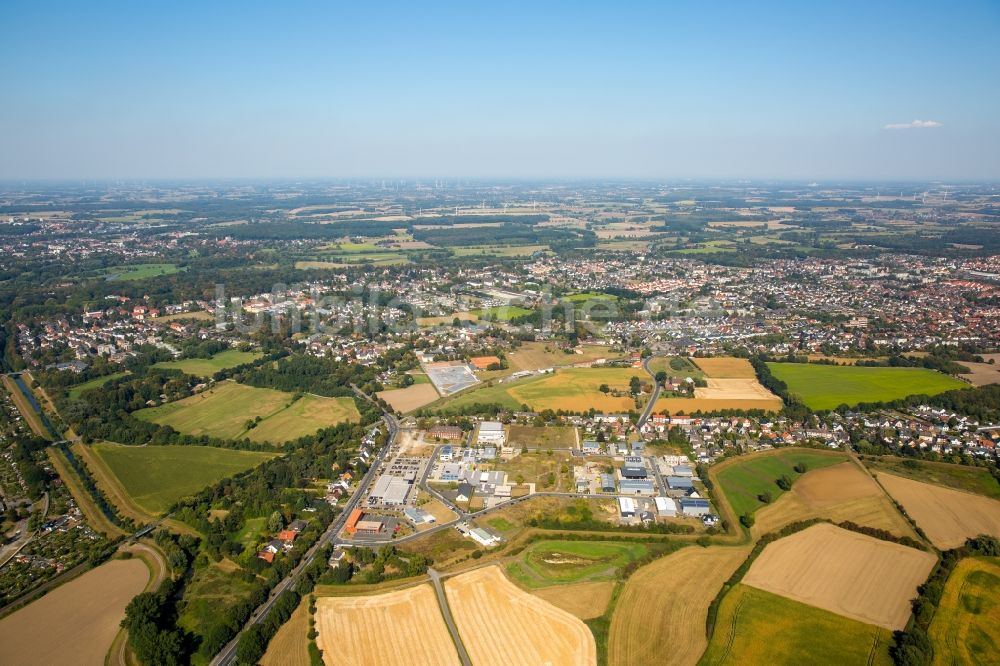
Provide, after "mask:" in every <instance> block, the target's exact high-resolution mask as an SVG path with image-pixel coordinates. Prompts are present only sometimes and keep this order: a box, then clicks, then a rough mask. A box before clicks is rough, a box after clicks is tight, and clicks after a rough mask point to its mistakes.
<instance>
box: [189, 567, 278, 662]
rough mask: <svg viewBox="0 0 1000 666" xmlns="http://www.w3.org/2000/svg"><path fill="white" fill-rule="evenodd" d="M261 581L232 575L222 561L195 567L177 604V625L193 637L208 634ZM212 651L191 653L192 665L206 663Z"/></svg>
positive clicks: (209, 659) (202, 636) (210, 658)
mask: <svg viewBox="0 0 1000 666" xmlns="http://www.w3.org/2000/svg"><path fill="white" fill-rule="evenodd" d="M259 585H260V583H257V582H248V581H247V580H245V579H244V578H243V577H242V576H235V575H233V573H232V571H229V570H227V569H224V568H223V567H222V563H219V564H215V563H212V564H208V565H207V566H203V567H199V568H196V569H195V573H194V576H193V577H192V578H191V580H190V581H188V583H187V585H186V586H185V589H184V598H183V600H182V601H181V604H180V606H179V609H178V610H179V614H178V617H177V625H178V626H179V627H180V628H181V629H184V630H185V631H190V632H191V633H193V634H194V636H195V638H196V640H198V639H202V638H204V637H205V636H209V635H211V633H212V630H213V629H214V628H215V626H216V625H223V624H225V623H226V621H227V618H228V616H229V615H228V612H227V611H228V610H229V609H230V608H231V607H232V606H234V605H235V604H237V603H240V602H241V601H244V600H246V598H247V597H248V596H249V595H250V593H251V592H252V591H253V590H254V588H255V587H256V586H259ZM214 656H215V655H213V654H204V653H203V652H201V651H196V652H195V653H194V654H192V655H191V663H192V664H195V666H203V665H204V664H208V663H209V662H210V661H211V660H212V657H214Z"/></svg>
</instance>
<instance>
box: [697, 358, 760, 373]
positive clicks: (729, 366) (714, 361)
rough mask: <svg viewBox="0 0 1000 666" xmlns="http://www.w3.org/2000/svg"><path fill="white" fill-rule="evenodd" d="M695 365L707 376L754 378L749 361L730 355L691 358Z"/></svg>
mask: <svg viewBox="0 0 1000 666" xmlns="http://www.w3.org/2000/svg"><path fill="white" fill-rule="evenodd" d="M691 360H692V361H694V363H695V365H697V366H698V367H699V368H701V370H702V372H704V373H705V374H706V375H707V376H709V377H715V378H717V379H756V378H757V373H756V372H754V370H753V366H752V365H750V361H748V360H746V359H745V358H733V357H732V356H717V357H715V358H692V359H691Z"/></svg>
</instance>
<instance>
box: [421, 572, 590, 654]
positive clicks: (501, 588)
mask: <svg viewBox="0 0 1000 666" xmlns="http://www.w3.org/2000/svg"><path fill="white" fill-rule="evenodd" d="M445 592H446V593H447V595H448V605H449V607H450V608H451V614H452V616H453V617H454V618H455V623H456V624H457V625H458V633H459V634H460V635H461V637H462V643H463V644H464V645H465V649H466V650H467V651H468V653H469V658H470V659H471V660H472V663H473V664H476V666H490V665H492V664H496V665H497V666H508V665H509V664H539V665H542V664H551V665H552V666H558V665H560V664H574V665H575V666H586V665H587V664H592V665H593V666H596V664H597V644H596V643H595V642H594V636H593V634H591V633H590V629H588V628H587V625H585V624H584V623H583V622H582V621H581V620H579V619H577V618H575V617H573V616H572V615H570V614H569V613H567V612H566V611H564V610H560V609H559V608H556V607H555V606H553V605H552V604H550V603H547V602H545V601H542V600H541V599H539V598H538V597H536V596H534V595H532V594H528V593H527V592H524V591H522V590H521V589H520V588H518V587H517V586H516V585H514V584H513V583H512V582H510V581H509V580H508V579H507V577H506V576H504V575H503V572H501V571H500V568H499V567H496V566H491V567H486V568H483V569H477V570H475V571H470V572H469V573H465V574H462V575H460V576H457V577H456V578H452V579H450V580H448V581H447V582H446V583H445ZM412 663H419V662H416V661H414V662H412Z"/></svg>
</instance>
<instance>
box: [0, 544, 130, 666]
mask: <svg viewBox="0 0 1000 666" xmlns="http://www.w3.org/2000/svg"><path fill="white" fill-rule="evenodd" d="M148 580H149V569H148V568H147V567H146V565H145V564H144V563H143V562H142V560H140V559H138V558H135V559H131V560H111V561H110V562H107V563H105V564H102V565H101V566H99V567H97V568H96V569H91V570H90V571H88V572H87V573H85V574H83V575H82V576H80V577H79V578H76V579H74V580H71V581H70V582H68V583H66V584H65V585H62V586H60V587H57V588H56V589H55V590H53V591H52V592H49V593H48V594H46V595H45V596H44V597H42V598H41V599H39V600H38V601H35V602H32V603H31V604H29V605H28V606H26V607H24V608H22V609H21V610H19V611H17V612H16V613H13V614H11V615H8V616H7V617H5V618H4V619H3V620H0V662H2V663H3V664H5V665H6V666H18V665H20V664H24V665H25V666H36V665H37V664H103V663H104V657H105V656H106V655H107V653H108V648H110V647H111V642H112V641H113V640H114V638H115V635H116V634H117V633H118V625H119V623H120V622H121V621H122V620H123V619H124V618H125V606H127V605H128V602H129V601H131V600H132V597H134V596H135V595H137V594H139V593H140V592H142V590H143V588H144V587H145V585H146V582H147V581H148Z"/></svg>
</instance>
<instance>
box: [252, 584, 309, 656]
mask: <svg viewBox="0 0 1000 666" xmlns="http://www.w3.org/2000/svg"><path fill="white" fill-rule="evenodd" d="M311 663H312V662H311V661H310V660H309V600H308V599H303V600H302V601H301V602H300V603H299V606H298V608H296V609H295V612H294V613H292V616H291V617H290V618H288V621H287V622H285V623H284V624H283V625H281V628H280V629H278V632H277V633H276V634H275V635H274V637H273V638H272V639H271V641H270V642H269V643H268V644H267V652H265V653H264V656H263V657H261V660H260V666H310V664H311Z"/></svg>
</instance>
